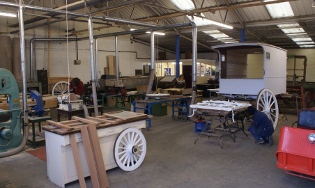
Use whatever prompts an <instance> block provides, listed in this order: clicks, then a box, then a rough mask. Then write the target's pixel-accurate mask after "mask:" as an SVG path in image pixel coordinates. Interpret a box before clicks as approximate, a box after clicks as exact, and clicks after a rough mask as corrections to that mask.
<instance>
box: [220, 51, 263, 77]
mask: <svg viewBox="0 0 315 188" xmlns="http://www.w3.org/2000/svg"><path fill="white" fill-rule="evenodd" d="M219 51H220V53H221V57H222V56H225V58H224V60H223V59H221V78H228V79H233V78H242V79H246V78H248V79H255V78H259V79H262V78H263V77H264V63H263V62H264V56H263V49H262V47H260V46H258V47H257V46H244V47H230V48H224V49H219Z"/></svg>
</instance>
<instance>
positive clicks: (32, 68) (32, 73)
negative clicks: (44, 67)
mask: <svg viewBox="0 0 315 188" xmlns="http://www.w3.org/2000/svg"><path fill="white" fill-rule="evenodd" d="M67 40H68V41H77V40H78V39H74V38H68V39H67V38H32V39H31V40H30V46H31V47H30V51H31V52H30V80H35V71H36V65H35V61H34V50H35V49H34V43H35V42H36V41H50V42H51V41H58V42H59V41H67Z"/></svg>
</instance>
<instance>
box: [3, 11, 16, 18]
mask: <svg viewBox="0 0 315 188" xmlns="http://www.w3.org/2000/svg"><path fill="white" fill-rule="evenodd" d="M0 16H6V17H13V18H15V17H16V14H14V13H10V12H3V11H0Z"/></svg>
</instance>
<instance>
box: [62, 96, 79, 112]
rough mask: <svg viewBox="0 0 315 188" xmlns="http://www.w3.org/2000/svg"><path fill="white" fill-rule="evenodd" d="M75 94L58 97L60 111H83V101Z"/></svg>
mask: <svg viewBox="0 0 315 188" xmlns="http://www.w3.org/2000/svg"><path fill="white" fill-rule="evenodd" d="M79 98H80V97H79V96H77V95H76V94H74V93H67V94H63V95H60V96H58V97H57V100H58V103H59V107H58V108H59V109H61V110H65V111H69V112H71V111H72V110H79V109H82V104H83V100H80V99H79Z"/></svg>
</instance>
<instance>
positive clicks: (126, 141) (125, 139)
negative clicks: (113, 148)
mask: <svg viewBox="0 0 315 188" xmlns="http://www.w3.org/2000/svg"><path fill="white" fill-rule="evenodd" d="M123 139H124V141H125V143H126V145H128V144H129V142H128V140H127V138H126V137H125V136H124V137H123Z"/></svg>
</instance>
